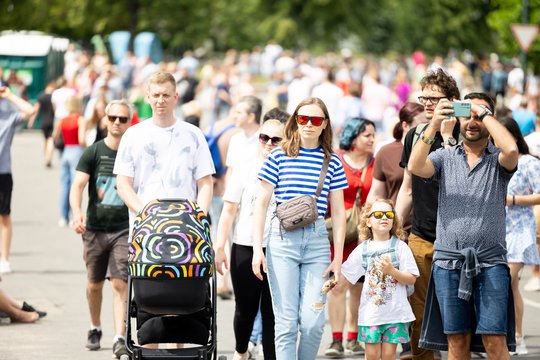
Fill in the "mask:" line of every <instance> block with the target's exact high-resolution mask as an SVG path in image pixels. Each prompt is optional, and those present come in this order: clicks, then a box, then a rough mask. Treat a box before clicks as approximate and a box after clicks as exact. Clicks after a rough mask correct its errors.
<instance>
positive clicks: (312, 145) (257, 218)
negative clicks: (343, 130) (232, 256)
mask: <svg viewBox="0 0 540 360" xmlns="http://www.w3.org/2000/svg"><path fill="white" fill-rule="evenodd" d="M325 161H326V162H328V170H327V171H326V176H325V177H324V178H323V180H324V185H323V186H322V190H321V191H320V195H319V196H318V197H317V198H316V202H317V209H318V218H317V219H316V221H315V222H313V223H311V224H308V225H306V226H304V227H300V228H297V229H296V230H289V231H288V230H285V229H283V228H282V227H281V224H280V222H279V221H278V219H277V218H275V217H274V218H273V219H272V222H271V226H270V229H271V230H270V237H269V239H268V244H267V247H266V255H265V254H264V253H263V250H262V244H263V234H264V224H265V214H266V212H267V210H268V208H269V204H270V200H271V198H272V194H274V195H275V197H276V203H277V206H278V207H279V205H280V204H281V203H283V202H284V201H287V200H290V199H293V198H295V197H298V196H299V195H312V196H315V195H316V194H317V191H316V190H317V187H318V183H319V177H320V175H321V172H322V168H323V163H325ZM259 179H261V182H260V186H259V188H258V191H257V199H256V201H255V208H254V209H255V211H254V216H253V223H254V225H253V228H254V231H253V263H252V266H253V272H254V273H255V275H256V276H257V277H258V278H259V279H260V280H262V279H263V274H262V272H263V271H264V272H266V270H267V264H268V272H267V274H268V281H269V284H270V292H271V294H272V305H273V310H274V316H275V324H276V325H275V346H276V358H277V359H280V360H281V359H282V360H294V359H301V360H308V359H309V360H313V359H315V357H316V356H317V352H318V349H319V345H320V342H321V337H322V334H323V329H324V324H325V323H326V319H325V311H324V307H325V306H324V305H325V302H326V295H325V294H321V287H322V285H323V283H324V281H325V278H327V276H328V274H329V272H331V271H333V272H334V274H335V276H336V277H337V278H339V276H340V272H341V262H342V261H341V260H342V253H343V241H344V236H345V208H344V204H343V189H345V188H347V179H346V177H345V172H344V171H343V165H342V164H341V161H339V158H338V157H337V155H336V154H334V153H332V128H331V126H330V119H329V116H328V110H327V109H326V106H325V105H324V103H323V102H322V100H320V99H318V98H308V99H305V100H303V101H302V102H300V104H298V106H297V107H296V110H295V111H294V113H293V114H292V115H291V117H290V118H289V120H287V124H286V125H285V139H284V140H283V142H282V145H281V148H277V149H275V150H274V151H272V153H271V154H270V155H269V156H268V158H267V159H266V160H265V162H264V164H263V166H262V168H261V171H260V173H259ZM328 202H330V206H331V209H332V222H333V234H334V249H335V256H334V260H333V261H332V262H331V261H330V243H329V241H328V232H327V230H326V225H325V222H324V216H325V215H326V209H327V204H328ZM267 262H268V263H267ZM261 267H262V271H261ZM298 332H299V333H300V336H298ZM297 339H298V340H297Z"/></svg>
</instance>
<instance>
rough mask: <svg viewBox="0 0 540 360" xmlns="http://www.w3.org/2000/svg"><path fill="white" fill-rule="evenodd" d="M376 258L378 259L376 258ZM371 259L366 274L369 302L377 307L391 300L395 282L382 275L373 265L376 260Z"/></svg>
mask: <svg viewBox="0 0 540 360" xmlns="http://www.w3.org/2000/svg"><path fill="white" fill-rule="evenodd" d="M377 258H378V257H377ZM377 258H375V259H372V260H371V263H370V264H369V269H370V270H369V272H368V273H367V283H368V286H369V288H368V289H369V301H371V302H372V303H373V304H375V305H377V306H381V305H385V304H387V303H388V302H389V301H391V300H392V294H393V293H394V292H395V290H396V286H397V280H395V279H394V278H393V277H392V276H390V275H384V274H383V272H382V271H381V270H380V269H379V268H378V267H377V266H376V265H375V263H376V259H377Z"/></svg>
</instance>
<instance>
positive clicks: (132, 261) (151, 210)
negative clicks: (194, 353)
mask: <svg viewBox="0 0 540 360" xmlns="http://www.w3.org/2000/svg"><path fill="white" fill-rule="evenodd" d="M132 234H133V237H132V242H131V245H130V247H129V258H128V261H129V274H130V277H131V278H132V279H133V290H134V299H135V302H136V303H137V305H138V307H139V309H140V310H143V311H146V312H149V313H152V314H169V313H174V314H182V313H192V312H194V311H198V310H201V309H202V308H203V307H204V306H205V301H206V300H207V299H208V281H209V279H210V278H212V276H213V273H214V258H213V250H212V242H211V239H210V224H209V221H208V217H207V216H206V215H205V213H204V211H203V210H201V209H200V208H199V207H198V206H197V205H196V204H195V203H194V202H192V201H189V200H174V201H173V200H153V201H151V202H150V203H148V204H147V205H146V206H145V207H144V209H143V210H142V211H141V212H140V213H139V214H138V215H137V217H136V219H135V223H134V227H133V233H132Z"/></svg>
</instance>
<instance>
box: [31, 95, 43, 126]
mask: <svg viewBox="0 0 540 360" xmlns="http://www.w3.org/2000/svg"><path fill="white" fill-rule="evenodd" d="M40 107H41V105H40V104H39V102H37V101H36V103H35V104H34V109H33V112H32V116H30V119H29V121H28V128H29V129H31V128H33V127H34V122H35V121H36V117H37V114H38V113H39V108H40Z"/></svg>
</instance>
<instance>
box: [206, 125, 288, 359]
mask: <svg viewBox="0 0 540 360" xmlns="http://www.w3.org/2000/svg"><path fill="white" fill-rule="evenodd" d="M283 127H284V126H283V124H282V123H281V122H280V121H279V120H267V121H266V122H265V123H264V124H263V125H262V127H261V130H260V134H259V146H258V156H257V157H256V158H255V159H253V160H252V161H249V162H248V163H243V164H241V165H239V166H237V167H235V168H234V170H233V172H232V174H231V177H230V179H229V181H228V182H227V189H226V190H225V194H224V195H223V200H224V203H223V210H222V212H221V216H220V218H219V223H218V227H217V239H216V242H215V245H214V250H215V263H216V270H217V271H218V272H219V273H220V274H222V275H223V273H224V271H223V270H224V269H223V267H225V269H228V268H229V264H228V260H227V255H226V253H225V245H226V242H227V239H228V237H229V234H230V233H231V231H232V228H233V223H234V220H235V218H236V217H237V215H238V222H237V223H236V228H235V233H234V240H233V245H232V248H231V263H230V268H231V281H232V285H233V290H234V298H235V302H236V308H235V312H234V323H233V327H234V335H235V338H236V348H235V353H234V357H233V359H239V360H241V359H248V356H249V354H248V352H247V349H248V344H249V339H250V335H251V331H252V329H253V322H254V320H255V317H256V316H257V311H258V309H259V303H260V305H261V315H262V324H263V331H262V336H263V351H264V358H265V359H275V358H276V353H275V348H274V313H273V311H272V298H271V297H270V289H269V287H268V279H267V278H266V276H264V278H263V281H262V282H261V281H259V280H258V279H257V278H256V277H255V275H254V274H253V272H252V271H251V259H252V257H253V238H252V235H253V234H252V233H253V231H252V230H253V204H254V201H255V197H256V191H257V183H258V180H257V174H258V173H259V170H260V168H261V165H262V163H263V161H264V159H265V158H266V157H267V156H268V155H269V154H270V151H272V150H273V149H274V148H275V147H276V146H277V145H278V144H279V143H280V142H281V140H282V139H283ZM272 200H273V199H272ZM273 202H274V203H275V200H273ZM271 216H272V213H271V211H268V212H267V214H266V221H265V223H266V225H269V224H270V218H271ZM267 231H268V229H266V230H265V240H266V237H267V235H268V232H267ZM265 246H266V241H264V244H263V247H265Z"/></svg>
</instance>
